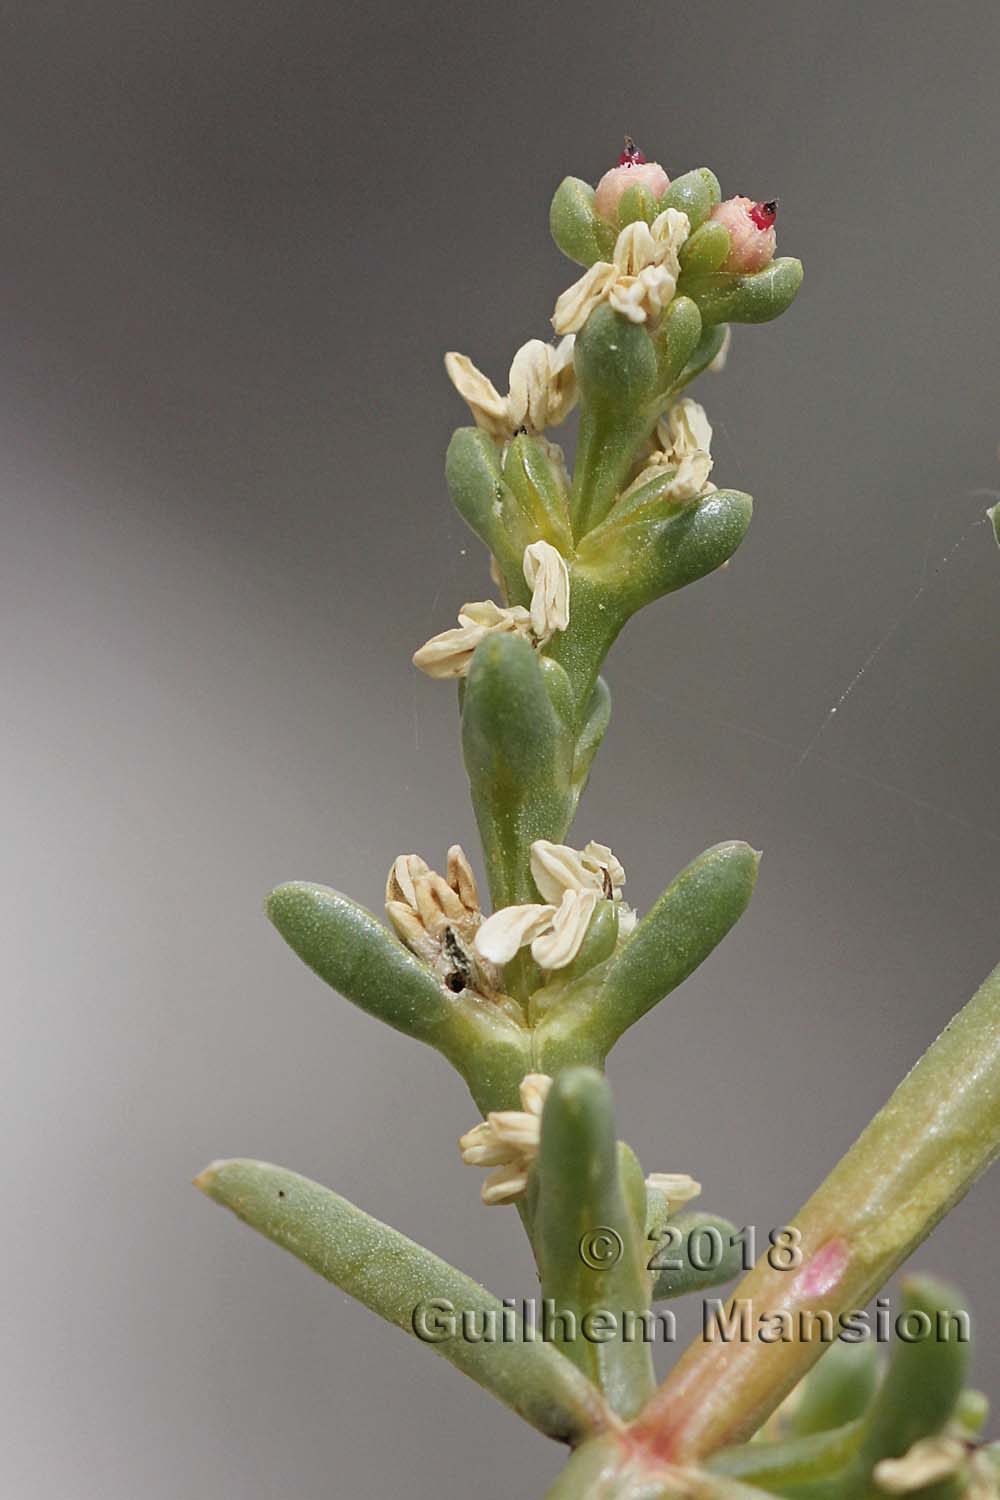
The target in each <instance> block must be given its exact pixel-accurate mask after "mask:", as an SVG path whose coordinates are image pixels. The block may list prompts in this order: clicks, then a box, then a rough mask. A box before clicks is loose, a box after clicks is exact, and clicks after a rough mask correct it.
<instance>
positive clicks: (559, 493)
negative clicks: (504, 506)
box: [503, 432, 573, 560]
mask: <svg viewBox="0 0 1000 1500" xmlns="http://www.w3.org/2000/svg"><path fill="white" fill-rule="evenodd" d="M503 477H504V479H505V480H506V482H507V484H508V485H509V486H510V489H511V491H512V493H513V494H514V496H515V498H516V499H517V501H518V503H519V505H520V507H521V511H522V512H523V514H524V515H525V516H527V517H528V519H529V521H530V523H531V527H532V530H533V533H534V534H533V535H531V536H529V537H528V539H527V541H526V542H525V546H527V545H528V542H532V541H538V540H539V539H540V540H542V541H546V542H551V543H552V546H553V547H555V548H556V549H557V551H559V552H561V553H562V554H563V556H564V557H565V556H567V555H568V554H569V552H570V551H571V549H572V546H573V533H572V531H571V529H570V524H569V479H568V477H567V474H566V469H565V466H564V465H563V464H561V463H560V462H558V460H557V459H554V458H553V456H552V453H551V452H550V445H549V444H547V443H546V442H544V441H543V440H542V439H541V438H539V437H532V436H531V435H530V434H528V433H525V432H522V433H518V434H517V436H516V437H515V438H513V439H512V440H511V442H510V443H509V444H508V446H507V455H506V457H505V459H504V464H503ZM503 524H506V522H504V523H503ZM518 544H519V539H518V542H515V543H514V544H513V545H515V546H516V545H518ZM521 557H522V560H523V557H524V548H523V547H522V548H521Z"/></svg>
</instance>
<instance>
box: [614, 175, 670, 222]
mask: <svg viewBox="0 0 1000 1500" xmlns="http://www.w3.org/2000/svg"><path fill="white" fill-rule="evenodd" d="M659 212H660V206H659V204H658V203H657V201H656V199H655V198H654V197H653V195H652V193H651V192H650V191H649V188H648V187H646V185H645V184H644V183H642V182H634V183H633V184H632V186H631V187H627V188H626V189H625V191H624V193H622V195H621V197H620V198H619V200H618V228H619V229H625V228H627V226H628V225H629V224H635V223H636V222H637V221H638V220H639V219H641V220H642V222H643V223H644V224H652V222H653V220H654V219H655V218H656V216H657V214H658V213H659Z"/></svg>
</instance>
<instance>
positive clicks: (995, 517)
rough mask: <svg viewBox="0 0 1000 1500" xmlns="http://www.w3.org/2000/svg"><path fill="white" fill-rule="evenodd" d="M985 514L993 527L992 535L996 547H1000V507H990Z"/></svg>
mask: <svg viewBox="0 0 1000 1500" xmlns="http://www.w3.org/2000/svg"><path fill="white" fill-rule="evenodd" d="M986 514H987V516H988V517H989V520H990V522H991V524H992V526H993V535H994V536H995V537H996V541H997V546H998V547H1000V505H991V506H990V508H989V510H988V511H987V512H986Z"/></svg>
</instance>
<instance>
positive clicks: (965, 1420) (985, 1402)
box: [954, 1389, 990, 1437]
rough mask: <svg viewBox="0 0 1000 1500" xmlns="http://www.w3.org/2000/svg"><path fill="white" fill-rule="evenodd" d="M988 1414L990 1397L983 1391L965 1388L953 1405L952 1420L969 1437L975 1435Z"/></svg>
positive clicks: (979, 1430)
mask: <svg viewBox="0 0 1000 1500" xmlns="http://www.w3.org/2000/svg"><path fill="white" fill-rule="evenodd" d="M989 1415H990V1398H989V1396H987V1394H986V1392H985V1391H976V1390H971V1389H970V1390H965V1391H963V1392H962V1394H961V1395H960V1396H959V1398H958V1402H957V1404H956V1406H955V1413H954V1420H955V1421H956V1422H957V1423H958V1425H959V1427H961V1429H962V1431H963V1432H964V1433H966V1434H967V1436H969V1437H977V1436H978V1435H979V1433H980V1432H982V1430H983V1428H984V1427H985V1426H986V1422H987V1419H988V1418H989Z"/></svg>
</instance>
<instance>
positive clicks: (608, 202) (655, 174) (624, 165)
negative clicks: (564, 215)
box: [594, 135, 670, 224]
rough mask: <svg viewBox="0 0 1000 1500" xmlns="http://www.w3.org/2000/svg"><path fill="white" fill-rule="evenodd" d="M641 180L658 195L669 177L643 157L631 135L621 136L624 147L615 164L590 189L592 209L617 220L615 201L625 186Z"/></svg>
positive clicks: (662, 192) (665, 185) (657, 196)
mask: <svg viewBox="0 0 1000 1500" xmlns="http://www.w3.org/2000/svg"><path fill="white" fill-rule="evenodd" d="M636 183H641V184H642V186H643V187H646V188H649V191H650V192H651V193H652V195H653V197H654V198H662V197H663V194H664V193H665V192H666V191H667V188H668V187H669V186H670V178H669V177H668V176H667V174H666V172H664V170H663V168H662V167H661V166H660V164H659V162H656V161H647V160H646V158H645V157H644V156H643V154H642V152H641V151H640V150H639V148H638V146H637V145H636V143H635V141H633V140H632V138H631V136H628V135H627V136H626V137H625V150H624V151H623V152H622V154H621V156H620V157H619V158H618V165H617V167H612V168H611V171H610V172H605V174H604V176H603V177H602V178H601V180H600V182H599V183H598V184H597V189H596V191H595V193H594V212H595V213H596V214H599V215H600V217H601V218H602V219H606V220H607V221H608V223H609V224H617V222H618V203H619V200H620V199H621V196H622V194H623V193H624V191H625V189H626V188H630V187H635V185H636Z"/></svg>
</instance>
